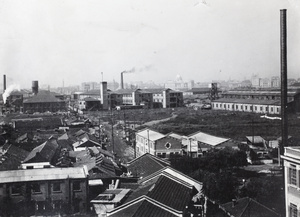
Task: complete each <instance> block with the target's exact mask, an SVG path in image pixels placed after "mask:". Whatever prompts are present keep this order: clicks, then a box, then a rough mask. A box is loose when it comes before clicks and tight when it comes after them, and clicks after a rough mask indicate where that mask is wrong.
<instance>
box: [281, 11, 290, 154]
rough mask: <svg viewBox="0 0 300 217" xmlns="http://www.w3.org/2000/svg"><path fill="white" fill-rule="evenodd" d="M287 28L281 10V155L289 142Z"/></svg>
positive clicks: (284, 12) (284, 14) (283, 12)
mask: <svg viewBox="0 0 300 217" xmlns="http://www.w3.org/2000/svg"><path fill="white" fill-rule="evenodd" d="M286 41H287V26H286V9H281V10H280V58H281V61H280V64H281V138H282V140H281V145H280V154H281V155H283V154H284V146H287V142H288V117H287V43H286Z"/></svg>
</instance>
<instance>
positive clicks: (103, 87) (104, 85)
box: [100, 81, 108, 110]
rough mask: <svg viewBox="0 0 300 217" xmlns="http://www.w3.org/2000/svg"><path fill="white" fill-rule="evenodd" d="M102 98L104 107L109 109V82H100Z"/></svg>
mask: <svg viewBox="0 0 300 217" xmlns="http://www.w3.org/2000/svg"><path fill="white" fill-rule="evenodd" d="M100 98H101V99H100V100H101V104H102V109H103V110H107V109H108V95H107V82H105V81H103V82H100Z"/></svg>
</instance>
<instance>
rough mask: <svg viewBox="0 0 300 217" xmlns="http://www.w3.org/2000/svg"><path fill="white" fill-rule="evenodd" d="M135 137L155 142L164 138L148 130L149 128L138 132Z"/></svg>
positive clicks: (162, 135) (160, 134)
mask: <svg viewBox="0 0 300 217" xmlns="http://www.w3.org/2000/svg"><path fill="white" fill-rule="evenodd" d="M136 135H139V136H142V137H144V138H147V139H148V138H149V140H150V141H156V140H159V139H161V138H163V137H165V135H164V134H162V133H159V132H156V131H154V130H150V129H149V128H145V129H143V130H140V131H138V132H137V133H136Z"/></svg>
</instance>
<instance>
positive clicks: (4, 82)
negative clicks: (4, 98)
mask: <svg viewBox="0 0 300 217" xmlns="http://www.w3.org/2000/svg"><path fill="white" fill-rule="evenodd" d="M5 90H6V75H3V93H4V92H5Z"/></svg>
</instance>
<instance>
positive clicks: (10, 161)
mask: <svg viewBox="0 0 300 217" xmlns="http://www.w3.org/2000/svg"><path fill="white" fill-rule="evenodd" d="M2 148H3V147H2ZM5 149H6V153H5V154H4V155H1V154H0V170H16V169H18V167H19V166H20V164H21V162H22V161H23V160H24V159H25V158H26V157H27V155H28V154H29V152H28V151H25V150H23V149H21V148H18V147H17V146H15V145H11V144H8V145H7V146H6V147H5Z"/></svg>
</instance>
